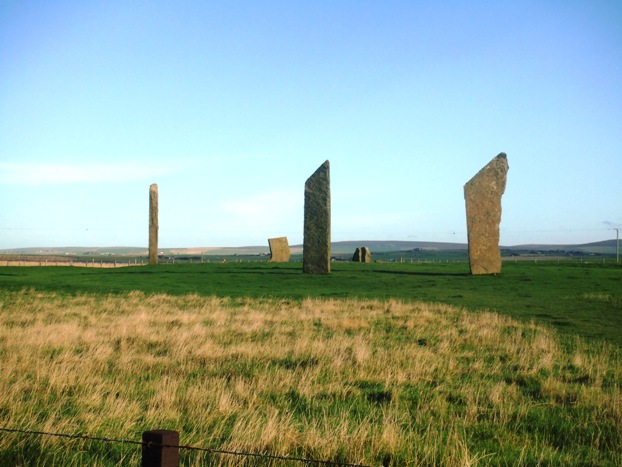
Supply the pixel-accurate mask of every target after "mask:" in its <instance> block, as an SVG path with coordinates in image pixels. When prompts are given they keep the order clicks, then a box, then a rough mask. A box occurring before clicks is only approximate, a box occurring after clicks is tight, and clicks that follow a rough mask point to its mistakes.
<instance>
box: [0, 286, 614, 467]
mask: <svg viewBox="0 0 622 467" xmlns="http://www.w3.org/2000/svg"><path fill="white" fill-rule="evenodd" d="M0 301H1V303H0V356H1V357H2V360H1V372H0V413H1V414H2V422H1V423H2V425H3V426H4V427H18V428H22V429H31V430H41V431H51V432H62V433H83V434H89V435H92V436H106V437H115V438H126V439H133V440H139V439H140V435H141V433H142V431H144V430H147V429H156V428H166V429H175V430H178V431H180V432H181V437H182V443H184V444H191V445H195V446H201V447H207V448H218V449H226V450H238V451H248V452H255V453H256V452H266V453H270V454H277V455H295V456H303V457H307V458H316V459H324V460H340V461H348V462H358V463H363V464H368V465H447V466H458V465H461V466H462V465H499V464H504V463H505V464H508V465H535V464H541V465H546V464H560V465H561V464H565V465H578V464H594V465H607V464H612V465H614V464H615V463H616V462H617V463H621V462H622V447H621V441H620V440H621V439H622V428H621V427H622V398H621V395H620V394H621V393H620V385H621V381H622V362H621V359H620V352H619V349H617V348H614V347H612V346H609V345H606V344H602V345H593V344H591V345H588V344H587V343H585V342H583V341H581V340H579V339H577V340H576V341H575V342H572V343H571V345H568V343H565V344H564V345H561V343H560V341H559V338H558V337H557V336H556V334H555V333H554V332H552V331H551V330H549V329H546V328H543V327H540V326H538V325H536V324H525V323H519V322H516V321H513V320H512V319H509V318H507V317H503V316H500V315H497V314H494V313H490V312H481V313H469V312H466V311H465V310H462V309H458V308H452V307H449V306H445V305H440V304H423V303H405V302H400V301H395V300H389V301H360V300H318V299H307V300H304V301H302V302H296V301H286V300H250V299H249V300H231V299H222V298H215V297H202V296H197V295H188V296H182V297H173V296H167V295H144V294H142V293H138V292H135V293H130V294H127V295H124V296H98V295H79V296H75V297H71V296H64V295H57V294H52V293H43V292H37V291H32V290H26V291H21V292H7V291H2V292H0ZM183 456H184V457H183V459H184V463H185V464H186V465H201V464H205V463H209V465H283V464H278V463H273V462H271V461H266V462H264V463H258V462H257V460H256V459H245V458H241V457H235V456H220V455H208V454H205V453H187V452H183ZM3 459H4V460H5V461H7V460H9V461H11V462H13V463H14V465H47V464H50V463H52V464H56V465H86V464H88V465H127V464H134V465H136V464H138V462H139V459H140V452H139V450H137V449H134V448H132V447H131V446H130V447H125V446H121V447H119V446H116V445H113V446H105V447H101V446H98V445H97V443H92V442H88V441H68V440H63V439H57V438H51V437H23V436H17V435H8V434H1V436H0V461H1V460H3Z"/></svg>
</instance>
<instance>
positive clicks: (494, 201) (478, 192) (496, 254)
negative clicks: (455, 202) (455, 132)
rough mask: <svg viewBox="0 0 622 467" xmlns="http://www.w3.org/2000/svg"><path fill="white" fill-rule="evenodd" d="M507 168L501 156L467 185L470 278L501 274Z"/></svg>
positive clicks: (504, 158) (503, 156)
mask: <svg viewBox="0 0 622 467" xmlns="http://www.w3.org/2000/svg"><path fill="white" fill-rule="evenodd" d="M508 168H509V167H508V160H507V156H506V155H505V153H503V152H502V153H501V154H499V155H498V156H497V157H495V158H494V159H493V160H492V161H490V162H489V163H488V165H486V167H484V168H483V169H482V170H480V171H479V172H478V173H477V174H476V175H475V176H474V177H473V178H472V179H471V180H469V181H468V182H467V183H466V184H465V185H464V200H465V203H466V216H467V232H468V239H469V265H470V268H471V274H498V273H500V272H501V252H500V251H499V224H500V223H501V196H502V195H503V192H504V191H505V183H506V180H507V173H508Z"/></svg>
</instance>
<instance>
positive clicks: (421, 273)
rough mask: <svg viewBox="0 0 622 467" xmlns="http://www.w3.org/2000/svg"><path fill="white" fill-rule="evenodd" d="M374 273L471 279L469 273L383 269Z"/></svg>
mask: <svg viewBox="0 0 622 467" xmlns="http://www.w3.org/2000/svg"><path fill="white" fill-rule="evenodd" d="M372 272H377V273H380V274H391V275H397V274H399V275H405V276H434V277H469V276H471V273H469V272H425V271H385V270H383V269H376V270H374V271H372Z"/></svg>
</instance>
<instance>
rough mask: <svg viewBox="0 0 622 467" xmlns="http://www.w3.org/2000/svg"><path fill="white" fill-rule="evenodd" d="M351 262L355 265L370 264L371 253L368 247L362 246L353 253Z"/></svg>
mask: <svg viewBox="0 0 622 467" xmlns="http://www.w3.org/2000/svg"><path fill="white" fill-rule="evenodd" d="M352 261H354V262H356V263H371V251H370V249H369V248H368V247H366V246H362V247H361V248H357V249H356V250H355V251H354V255H353V256H352Z"/></svg>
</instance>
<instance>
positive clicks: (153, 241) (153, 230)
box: [149, 183, 158, 264]
mask: <svg viewBox="0 0 622 467" xmlns="http://www.w3.org/2000/svg"><path fill="white" fill-rule="evenodd" d="M149 264H158V185H157V184H156V183H154V184H152V185H151V186H150V187H149Z"/></svg>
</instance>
